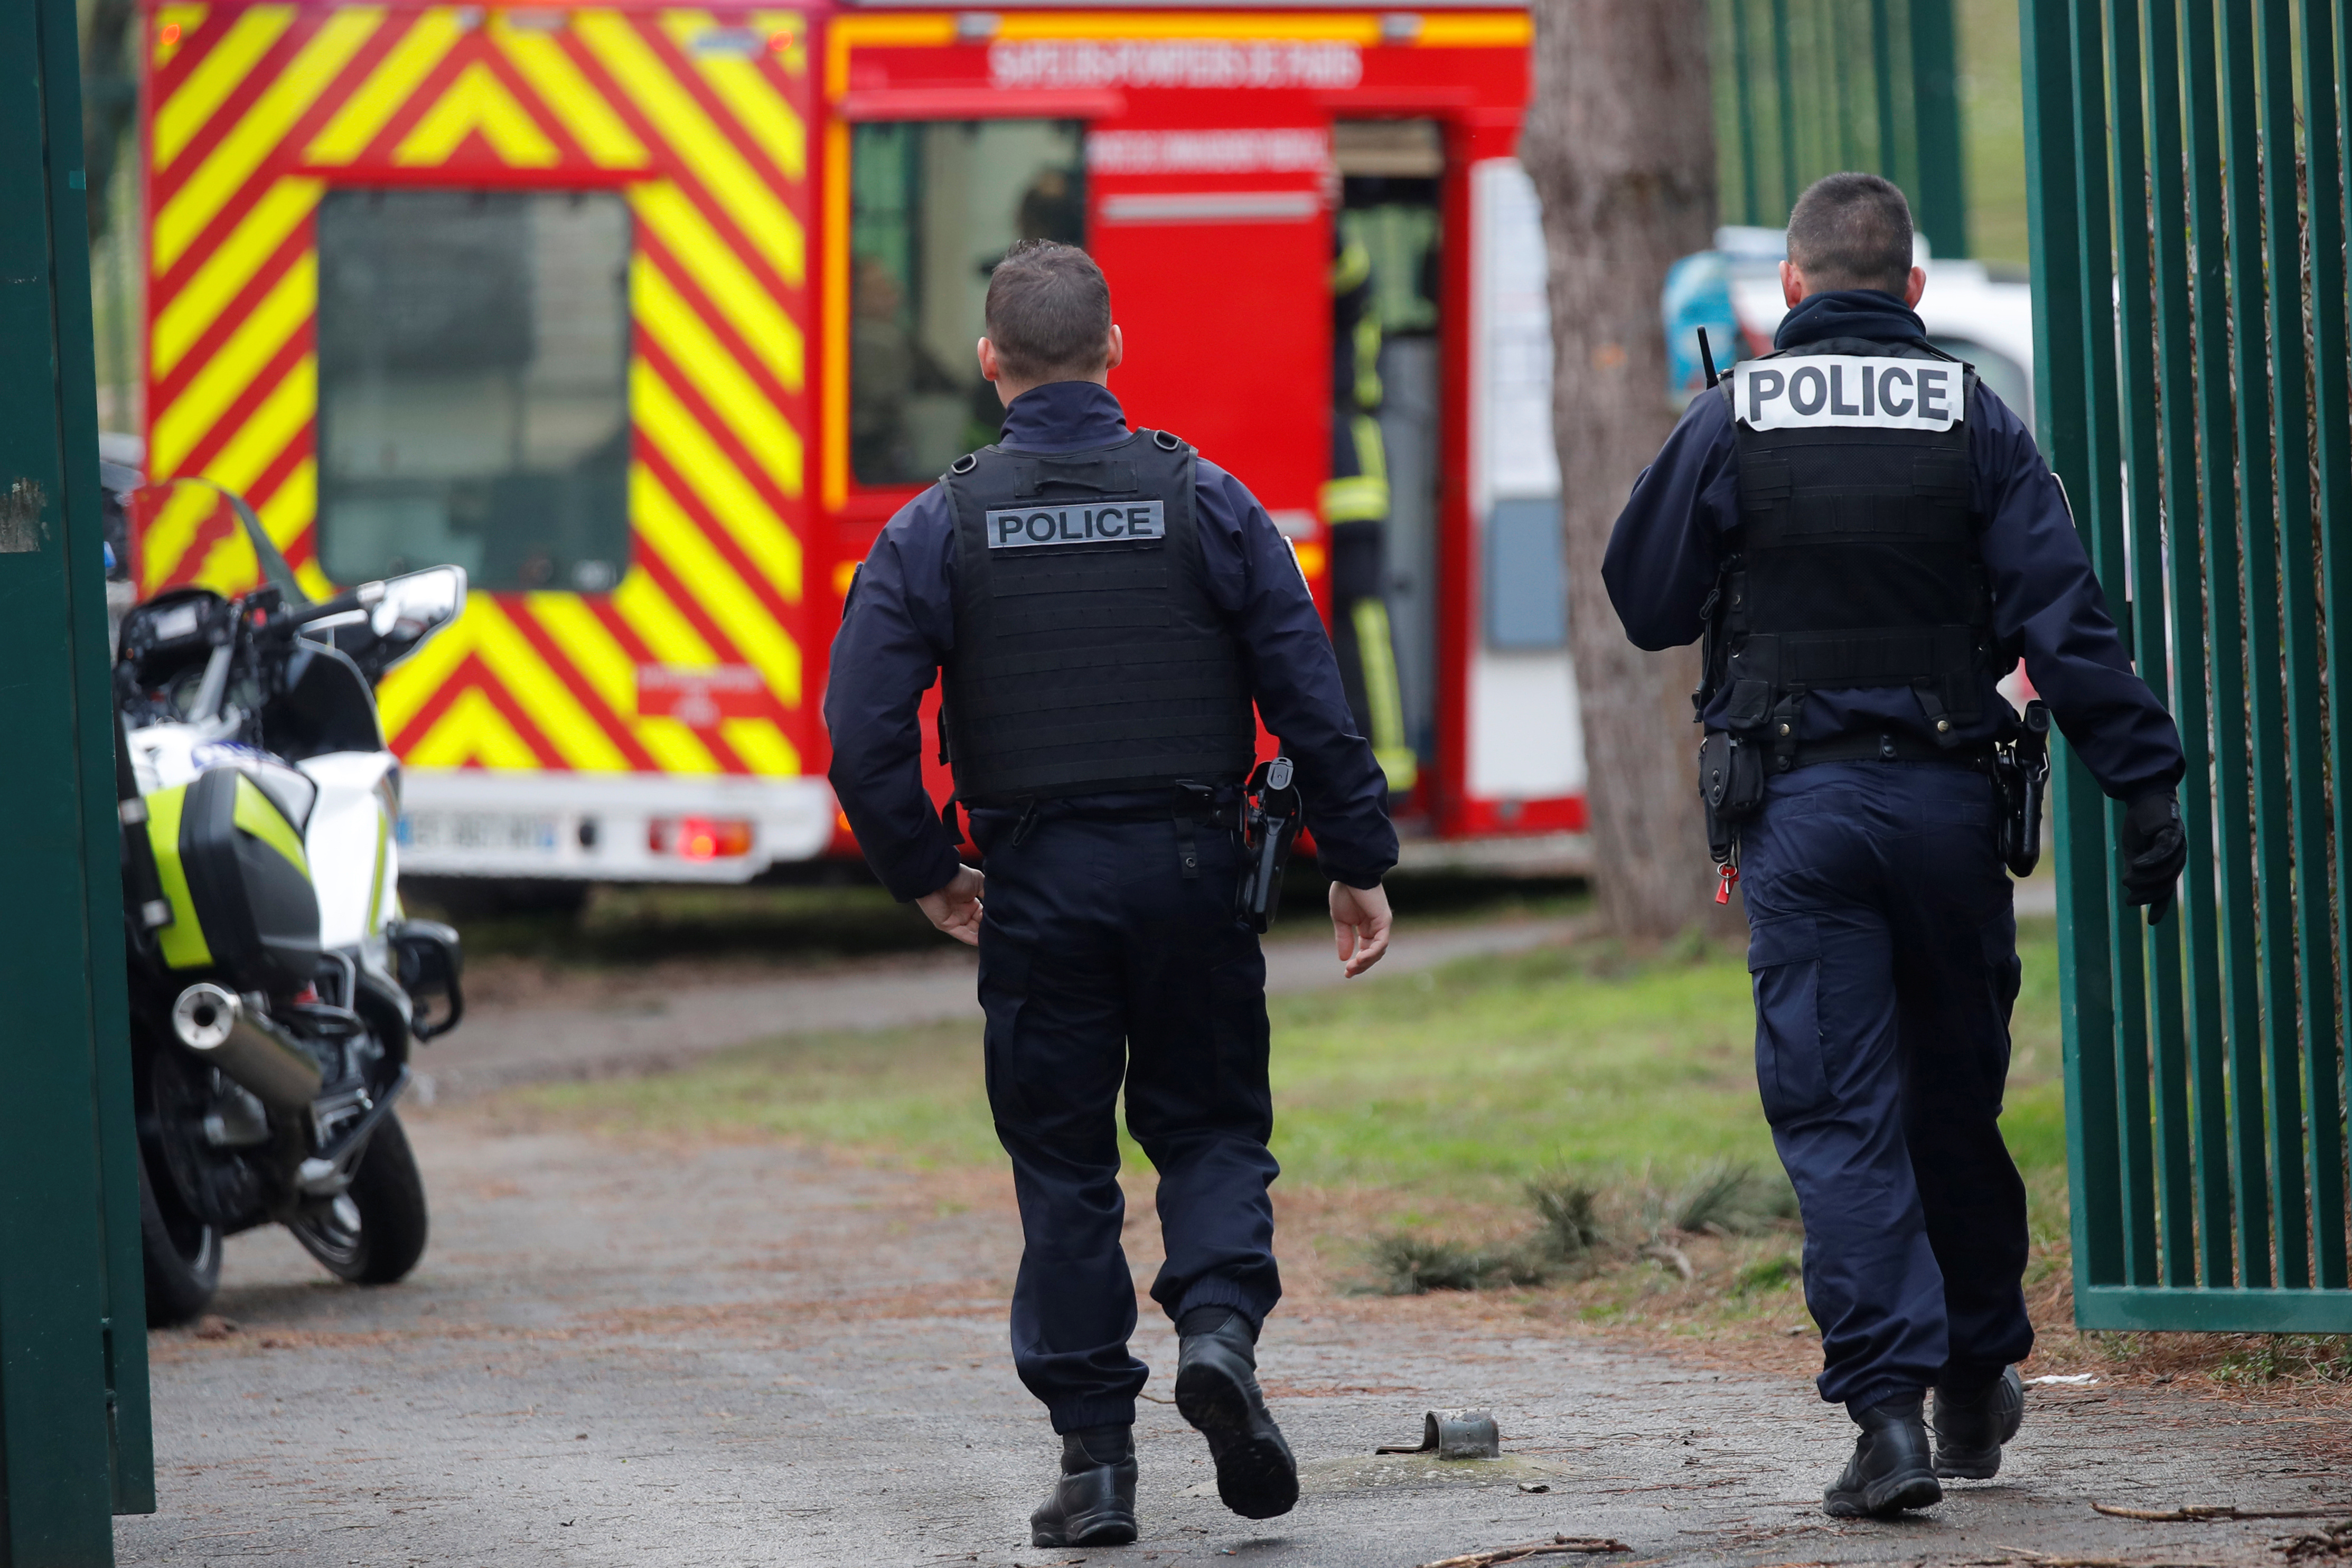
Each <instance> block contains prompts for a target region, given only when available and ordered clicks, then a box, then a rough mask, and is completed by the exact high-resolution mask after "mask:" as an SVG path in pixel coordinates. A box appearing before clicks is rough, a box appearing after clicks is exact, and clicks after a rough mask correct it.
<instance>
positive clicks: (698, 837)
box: [646, 817, 751, 861]
mask: <svg viewBox="0 0 2352 1568" xmlns="http://www.w3.org/2000/svg"><path fill="white" fill-rule="evenodd" d="M646 849H648V850H650V851H652V852H654V853H655V854H657V855H676V856H677V857H678V858H679V859H681V860H690V861H717V860H736V859H740V858H741V857H742V856H744V855H748V854H750V853H751V823H750V822H747V821H742V820H740V819H739V818H717V817H656V818H655V819H653V821H650V822H648V823H646Z"/></svg>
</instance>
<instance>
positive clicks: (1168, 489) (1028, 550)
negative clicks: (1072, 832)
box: [940, 430, 1257, 804]
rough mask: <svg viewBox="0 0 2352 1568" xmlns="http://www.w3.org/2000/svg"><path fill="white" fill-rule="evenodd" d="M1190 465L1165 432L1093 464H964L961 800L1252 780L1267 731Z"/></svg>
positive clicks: (958, 601) (960, 508)
mask: <svg viewBox="0 0 2352 1568" xmlns="http://www.w3.org/2000/svg"><path fill="white" fill-rule="evenodd" d="M1192 468H1193V453H1192V448H1191V447H1190V446H1187V445H1186V444H1184V443H1183V442H1181V441H1180V440H1178V439H1177V438H1176V437H1175V436H1173V435H1171V434H1168V433H1167V432H1165V431H1141V430H1139V431H1137V432H1136V433H1135V434H1132V435H1130V436H1129V437H1128V438H1127V439H1126V440H1124V441H1121V442H1119V443H1118V444H1115V445H1111V446H1097V447H1092V448H1089V449H1087V450H1086V451H1083V452H1066V453H1029V452H1007V451H1005V450H1003V448H1001V447H996V446H990V447H985V448H982V450H981V451H979V452H976V453H973V454H972V455H971V456H968V457H962V458H959V459H958V460H957V462H956V465H955V468H954V470H953V471H951V472H950V473H949V474H948V475H946V476H944V477H943V478H942V480H941V481H940V482H941V483H942V484H943V485H945V486H947V492H948V496H949V498H950V500H951V501H952V502H953V504H954V507H955V517H956V557H955V560H956V569H955V573H956V587H955V649H954V652H953V653H950V656H949V658H948V661H947V665H946V673H945V690H946V696H947V706H946V717H945V720H944V727H945V730H946V740H947V750H948V760H949V762H950V765H951V766H952V767H953V768H954V770H955V781H956V795H957V798H958V799H960V800H964V801H966V802H967V803H976V804H977V803H991V802H995V803H1003V802H1009V801H1013V800H1024V799H1034V798H1038V797H1045V796H1055V795H1075V794H1087V793H1095V792H1098V791H1106V790H1114V789H1153V788H1158V787H1160V786H1165V785H1172V784H1174V783H1177V782H1178V781H1180V780H1181V781H1187V782H1193V783H1201V784H1221V783H1228V782H1238V781H1239V780H1240V779H1242V778H1243V777H1244V775H1246V774H1247V773H1248V772H1249V768H1250V764H1251V762H1252V760H1253V759H1254V758H1255V750H1256V739H1257V729H1256V721H1255V713H1254V710H1253V708H1252V706H1251V703H1250V692H1249V682H1248V678H1247V675H1246V674H1245V670H1244V663H1243V654H1242V649H1241V646H1240V643H1239V642H1238V641H1237V640H1236V639H1235V637H1234V634H1233V633H1232V632H1229V631H1228V630H1226V628H1225V625H1224V622H1223V617H1222V616H1220V614H1219V613H1218V611H1217V608H1216V605H1215V603H1214V601H1213V600H1212V599H1211V598H1210V596H1209V590H1208V583H1207V568H1206V565H1205V563H1204V562H1203V560H1202V556H1201V546H1200V539H1199V537H1198V535H1197V533H1196V531H1195V528H1194V526H1193V508H1192Z"/></svg>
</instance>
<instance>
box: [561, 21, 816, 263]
mask: <svg viewBox="0 0 2352 1568" xmlns="http://www.w3.org/2000/svg"><path fill="white" fill-rule="evenodd" d="M572 26H573V27H574V29H575V30H577V32H578V33H579V35H580V37H581V38H582V40H583V41H584V42H585V43H586V44H587V46H588V48H589V52H591V53H592V54H593V55H594V56H595V57H596V58H597V61H598V63H599V64H601V65H603V66H604V68H605V69H606V70H607V71H609V72H611V73H612V77H613V80H614V83H615V84H617V85H618V86H619V88H620V89H621V90H622V91H623V92H625V93H627V94H628V95H629V97H630V99H633V100H634V101H635V104H636V106H637V108H638V110H640V111H642V112H643V113H644V115H645V117H646V119H647V120H651V121H652V122H653V124H654V127H655V129H656V130H657V131H660V132H661V135H662V137H663V139H664V140H665V141H668V142H669V143H670V145H671V146H672V147H674V148H676V149H677V152H678V153H679V154H680V155H681V156H682V157H683V158H684V159H685V160H686V162H687V163H688V166H689V167H691V168H692V169H693V171H694V173H695V177H696V178H697V179H698V180H699V181H701V183H702V184H703V186H704V187H705V188H706V189H707V190H709V193H711V195H712V196H713V197H715V198H716V199H717V200H718V202H719V205H721V206H723V207H725V208H726V209H727V212H728V214H729V215H730V217H732V218H733V219H734V220H735V222H736V223H737V224H738V225H740V226H741V227H742V230H743V232H744V233H745V234H746V235H750V236H751V243H752V244H753V245H755V246H758V247H759V248H760V250H761V253H762V254H764V255H765V256H767V258H768V261H769V264H770V265H771V266H772V267H775V269H776V272H777V275H778V276H779V277H782V278H783V280H784V281H785V282H786V283H789V284H794V285H797V284H799V283H800V282H801V281H802V279H803V277H804V276H805V275H806V273H807V270H808V245H807V235H806V234H805V233H804V232H803V230H802V228H801V224H800V220H799V219H798V218H796V217H794V216H793V214H792V212H791V211H790V210H789V209H788V208H786V207H785V205H784V204H783V202H782V199H781V198H780V197H779V196H778V195H777V193H775V191H774V190H773V189H772V187H771V186H770V185H769V183H768V182H767V181H765V180H763V179H761V177H760V175H759V172H757V171H756V170H754V169H753V168H752V167H751V164H750V163H749V162H746V161H745V159H744V157H743V155H742V154H741V153H740V152H737V151H736V150H735V144H734V143H733V142H732V141H728V140H727V138H726V136H725V135H724V134H722V133H721V132H720V131H719V127H718V126H716V125H714V124H712V123H711V120H710V117H709V115H707V114H705V113H704V112H703V111H702V106H701V105H700V104H698V103H697V102H695V100H694V99H693V96H692V95H691V94H689V93H688V91H687V90H686V89H685V88H684V86H682V85H681V84H680V83H679V82H678V80H677V78H676V77H673V76H672V75H670V73H669V69H668V68H667V67H666V66H664V65H663V64H662V63H661V61H660V60H659V59H658V58H656V57H655V55H654V52H653V51H652V50H651V49H650V48H647V47H646V41H645V39H644V38H642V37H639V36H638V34H637V30H636V28H635V26H634V25H633V24H631V23H630V22H629V21H628V20H626V19H625V18H624V17H623V16H620V15H619V14H618V13H617V12H612V11H579V12H575V13H573V15H572Z"/></svg>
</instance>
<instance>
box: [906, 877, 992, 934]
mask: <svg viewBox="0 0 2352 1568" xmlns="http://www.w3.org/2000/svg"><path fill="white" fill-rule="evenodd" d="M987 886H988V879H987V878H986V877H984V876H982V875H981V874H980V872H979V870H978V868H976V867H973V866H968V865H960V866H958V867H956V873H955V876H954V877H953V879H951V880H950V882H949V883H948V884H947V885H946V886H945V887H943V888H941V889H940V890H939V891H938V892H937V893H927V894H923V896H922V897H920V898H919V899H917V900H915V907H916V908H918V909H920V910H921V911H922V912H923V913H924V914H925V915H929V916H930V917H931V924H932V925H936V926H938V927H939V928H940V930H942V931H944V932H946V933H947V934H948V935H949V936H952V937H954V938H955V939H956V940H957V941H959V942H961V943H962V944H963V945H964V946H967V947H977V946H980V895H981V894H982V892H984V891H985V890H986V889H987Z"/></svg>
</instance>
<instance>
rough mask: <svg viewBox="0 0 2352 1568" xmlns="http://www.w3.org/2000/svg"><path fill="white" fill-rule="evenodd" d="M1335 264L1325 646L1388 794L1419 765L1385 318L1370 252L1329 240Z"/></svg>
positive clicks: (1325, 498) (1405, 785) (1406, 783)
mask: <svg viewBox="0 0 2352 1568" xmlns="http://www.w3.org/2000/svg"><path fill="white" fill-rule="evenodd" d="M1334 239H1335V243H1336V244H1337V245H1338V246H1339V255H1338V256H1337V257H1335V258H1334V259H1333V261H1332V263H1331V477H1330V478H1329V479H1328V480H1326V481H1325V482H1324V486H1323V495H1322V503H1323V521H1324V524H1325V526H1326V527H1328V528H1329V529H1330V530H1331V641H1332V643H1334V644H1335V645H1336V646H1337V648H1338V650H1339V678H1340V680H1341V681H1342V682H1344V683H1345V684H1346V686H1347V691H1348V707H1349V711H1350V712H1352V713H1353V714H1354V715H1355V716H1356V723H1357V726H1358V727H1360V729H1362V731H1363V732H1364V733H1365V734H1366V735H1368V736H1370V737H1371V739H1372V752H1373V755H1375V756H1376V757H1378V758H1380V762H1381V771H1383V772H1384V773H1386V774H1387V775H1388V781H1389V791H1390V793H1391V794H1395V795H1402V794H1403V793H1404V792H1405V791H1406V790H1408V789H1412V786H1413V781H1414V779H1415V778H1416V777H1417V776H1418V774H1419V772H1420V761H1419V759H1418V758H1416V757H1415V756H1414V754H1413V749H1412V744H1411V743H1410V742H1409V741H1407V739H1406V738H1405V733H1404V700H1403V696H1402V692H1401V691H1400V689H1399V686H1398V684H1397V663H1396V649H1395V646H1394V644H1393V643H1391V640H1390V636H1389V606H1388V600H1387V597H1386V592H1387V578H1388V528H1389V465H1388V452H1387V448H1386V446H1385V444H1383V443H1382V441H1381V421H1380V413H1381V313H1380V306H1379V304H1378V302H1377V301H1376V300H1375V299H1374V298H1373V293H1372V257H1371V252H1370V250H1369V249H1368V248H1367V247H1366V246H1365V245H1364V243H1363V241H1361V240H1353V239H1347V238H1345V237H1344V236H1340V235H1337V234H1336V232H1335V235H1334Z"/></svg>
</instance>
